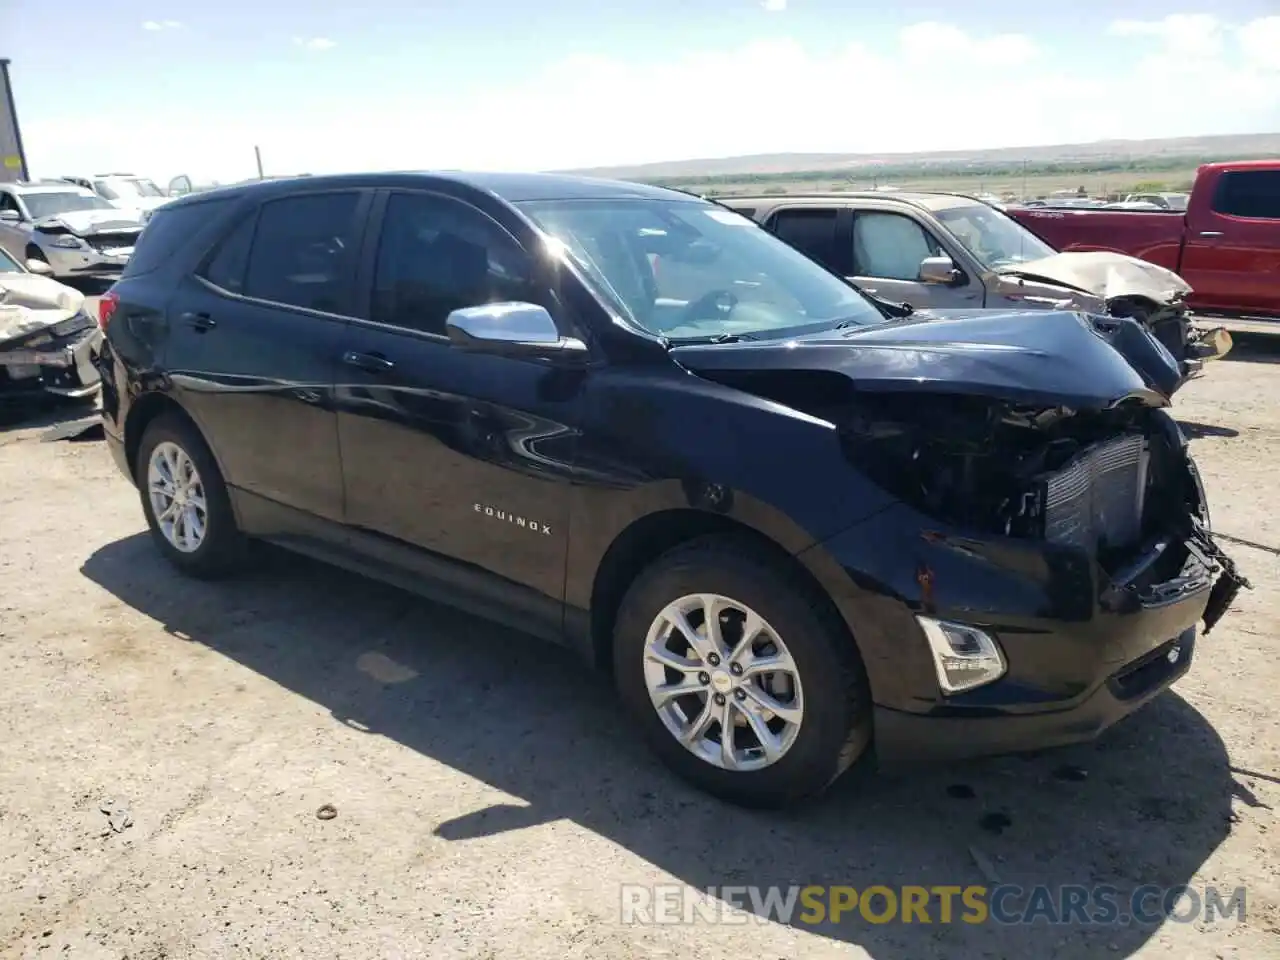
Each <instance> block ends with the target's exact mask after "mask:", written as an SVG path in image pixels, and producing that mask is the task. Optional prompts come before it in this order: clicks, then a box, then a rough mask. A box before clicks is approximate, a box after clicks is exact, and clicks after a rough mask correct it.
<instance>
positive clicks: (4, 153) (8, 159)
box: [0, 59, 30, 183]
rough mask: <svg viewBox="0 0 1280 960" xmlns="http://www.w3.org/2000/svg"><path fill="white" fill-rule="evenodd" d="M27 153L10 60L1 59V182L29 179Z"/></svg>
mask: <svg viewBox="0 0 1280 960" xmlns="http://www.w3.org/2000/svg"><path fill="white" fill-rule="evenodd" d="M28 173H29V172H28V170H27V155H26V153H25V152H24V151H23V149H22V134H21V133H20V132H19V130H18V108H17V107H16V106H14V103H13V87H12V85H11V84H10V83H9V61H8V60H4V59H0V183H12V182H13V181H14V180H28V179H30V177H29V176H28Z"/></svg>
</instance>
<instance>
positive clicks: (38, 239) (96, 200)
mask: <svg viewBox="0 0 1280 960" xmlns="http://www.w3.org/2000/svg"><path fill="white" fill-rule="evenodd" d="M145 222H146V217H145V214H144V213H143V212H142V211H141V210H132V209H128V210H126V209H121V208H119V207H114V206H112V205H111V204H110V203H108V202H107V201H106V200H104V199H103V198H102V197H100V196H98V195H97V194H96V193H94V192H92V191H91V190H85V189H83V188H82V187H77V186H75V185H73V184H70V183H67V182H66V181H65V180H40V181H35V182H22V181H19V182H18V183H0V247H3V248H4V249H5V250H6V251H7V252H8V253H9V254H10V256H12V257H13V258H14V259H15V260H18V261H20V262H21V261H24V260H42V261H44V262H45V263H47V264H48V265H49V267H50V270H51V271H52V275H53V276H55V277H58V278H59V279H70V278H74V277H97V278H114V277H117V276H119V275H120V271H121V270H123V269H124V265H125V264H126V263H128V262H129V257H131V256H132V255H133V247H134V244H135V243H137V240H138V235H139V234H140V233H142V228H143V226H144V225H145Z"/></svg>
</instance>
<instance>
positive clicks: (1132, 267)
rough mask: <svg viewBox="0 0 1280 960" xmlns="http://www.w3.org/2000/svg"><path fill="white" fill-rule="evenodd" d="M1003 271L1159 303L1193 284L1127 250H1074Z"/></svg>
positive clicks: (1178, 296) (1178, 295) (1096, 293)
mask: <svg viewBox="0 0 1280 960" xmlns="http://www.w3.org/2000/svg"><path fill="white" fill-rule="evenodd" d="M999 272H1000V273H1002V274H1006V275H1012V276H1019V277H1027V278H1030V279H1034V280H1048V281H1050V282H1051V283H1059V284H1062V285H1063V286H1065V287H1074V288H1075V289H1077V290H1083V291H1084V292H1085V293H1092V294H1093V295H1094V296H1098V297H1102V298H1103V299H1104V300H1111V299H1114V298H1116V297H1133V296H1140V297H1148V298H1150V299H1151V300H1154V301H1155V302H1156V303H1172V302H1173V301H1175V300H1180V299H1183V298H1185V297H1186V296H1187V294H1189V293H1191V287H1190V286H1189V285H1188V284H1187V282H1186V281H1185V280H1183V279H1182V278H1181V277H1180V276H1178V275H1177V274H1176V273H1174V272H1173V271H1172V270H1167V269H1165V268H1164V267H1160V266H1157V265H1156V264H1154V263H1148V262H1147V261H1145V260H1139V259H1138V258H1137V257H1131V256H1128V255H1127V254H1123V253H1110V252H1108V251H1102V250H1099V251H1089V252H1085V251H1071V252H1068V253H1057V254H1054V255H1053V256H1051V257H1045V258H1043V259H1041V260H1029V261H1027V262H1026V263H1019V264H1017V265H1016V266H1012V267H1004V268H1001V269H1000V270H999Z"/></svg>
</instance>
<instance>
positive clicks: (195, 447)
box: [134, 414, 247, 579]
mask: <svg viewBox="0 0 1280 960" xmlns="http://www.w3.org/2000/svg"><path fill="white" fill-rule="evenodd" d="M161 446H165V447H166V449H167V450H170V451H172V450H173V449H174V448H176V449H177V450H178V451H180V452H181V453H182V454H183V455H185V456H186V458H187V459H188V460H189V461H190V462H191V463H192V464H193V465H194V467H195V472H196V475H197V476H198V478H199V485H200V487H201V489H202V491H203V495H204V496H203V501H204V505H205V513H204V534H203V536H202V537H201V538H200V539H199V542H198V545H195V546H194V548H191V549H187V550H182V549H179V547H178V546H177V545H175V543H174V542H172V541H171V540H170V538H169V536H168V535H167V534H166V532H165V530H164V529H162V524H161V521H160V519H159V518H158V517H157V514H156V508H155V504H154V503H153V502H152V496H151V484H150V479H149V474H150V469H151V464H152V459H153V456H154V455H155V453H156V450H157V448H159V447H161ZM134 477H135V479H136V481H137V485H138V491H139V495H140V497H141V499H142V511H143V513H144V514H145V516H146V518H147V526H148V528H149V529H150V531H151V537H152V539H153V540H154V541H155V543H156V545H157V546H158V547H159V549H160V552H161V553H162V554H163V555H164V557H165V559H166V560H168V561H169V562H170V563H171V564H173V565H174V566H175V567H177V568H178V569H179V570H180V571H182V572H183V573H184V574H187V575H188V576H191V577H197V578H200V579H215V578H218V577H224V576H227V575H228V574H231V573H233V572H235V571H237V570H238V569H240V568H241V566H242V565H243V562H244V560H245V559H246V552H247V551H246V549H245V548H246V540H245V537H244V535H243V534H242V533H241V532H240V530H239V528H238V527H237V526H236V519H235V513H234V512H233V511H232V509H231V498H230V497H229V496H228V494H227V485H226V483H225V482H224V481H223V479H222V472H221V471H220V470H219V469H218V464H217V461H215V460H214V458H213V454H212V453H211V452H210V451H209V447H208V444H206V443H205V441H204V438H203V437H202V436H201V435H200V431H199V430H197V429H196V428H195V426H194V425H193V424H192V423H191V422H190V421H188V420H186V419H185V418H183V417H179V416H176V415H174V414H161V415H160V416H158V417H156V418H155V419H154V420H152V421H151V422H150V423H149V424H147V428H146V430H144V431H143V434H142V442H141V443H140V444H139V445H138V459H137V462H136V463H135V464H134ZM188 542H190V541H188Z"/></svg>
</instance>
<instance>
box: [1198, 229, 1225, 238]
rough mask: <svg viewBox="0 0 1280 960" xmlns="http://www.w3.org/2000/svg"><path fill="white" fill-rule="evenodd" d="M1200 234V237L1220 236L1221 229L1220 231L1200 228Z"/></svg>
mask: <svg viewBox="0 0 1280 960" xmlns="http://www.w3.org/2000/svg"><path fill="white" fill-rule="evenodd" d="M1200 236H1202V237H1210V238H1212V237H1220V236H1222V231H1221V230H1201V231H1200Z"/></svg>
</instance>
